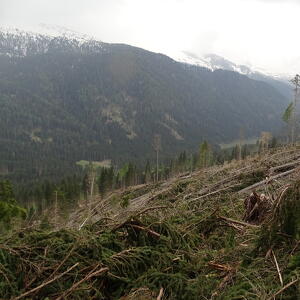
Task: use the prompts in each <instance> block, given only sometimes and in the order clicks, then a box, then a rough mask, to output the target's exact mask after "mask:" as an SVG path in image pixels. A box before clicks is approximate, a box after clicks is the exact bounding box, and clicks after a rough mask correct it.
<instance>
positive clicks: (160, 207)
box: [135, 205, 170, 217]
mask: <svg viewBox="0 0 300 300" xmlns="http://www.w3.org/2000/svg"><path fill="white" fill-rule="evenodd" d="M162 208H170V207H168V206H166V205H164V206H152V207H148V208H145V209H143V210H142V211H140V212H138V213H137V214H136V215H135V217H138V216H140V215H142V214H144V213H146V212H148V211H149V210H154V209H162Z"/></svg>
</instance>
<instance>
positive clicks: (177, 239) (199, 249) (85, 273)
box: [0, 148, 300, 300]
mask: <svg viewBox="0 0 300 300" xmlns="http://www.w3.org/2000/svg"><path fill="white" fill-rule="evenodd" d="M298 153H299V149H298V148H292V149H280V150H279V151H277V152H274V153H270V152H269V153H266V154H265V155H262V156H260V157H251V158H248V159H247V160H243V161H240V162H233V163H231V164H227V165H223V166H218V167H212V168H208V169H203V170H200V171H198V172H195V173H193V174H183V175H182V176H181V177H177V178H174V179H172V180H170V181H168V182H162V183H158V184H152V185H143V186H137V187H133V188H130V189H128V190H126V191H117V192H114V193H113V194H111V195H108V196H107V197H106V198H105V199H101V198H97V197H96V198H95V199H94V201H93V203H91V206H90V209H89V211H88V212H86V211H85V210H84V208H81V209H77V210H75V211H73V212H72V213H71V214H70V218H69V219H68V221H67V223H66V224H62V223H61V224H60V226H57V224H55V226H53V224H51V222H49V221H48V222H47V220H45V219H44V220H43V222H41V223H40V224H39V225H35V226H31V227H27V228H23V229H22V230H18V231H15V232H12V233H10V234H9V235H7V236H2V237H1V241H0V298H1V299H122V300H129V299H135V300H139V299H140V300H147V299H149V300H151V299H158V300H159V299H160V300H162V299H189V300H190V299H219V300H221V299H222V300H223V299H224V300H229V299H248V300H251V299H262V300H268V299H270V300H272V299H284V300H288V299H289V300H292V299H298V298H299V295H300V282H299V278H300V277H299V276H300V181H299V179H300V178H299V169H298V165H299V159H300V155H299V154H298ZM124 199H126V205H124V201H125V200H124ZM297 297H298V298H297Z"/></svg>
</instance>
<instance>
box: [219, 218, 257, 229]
mask: <svg viewBox="0 0 300 300" xmlns="http://www.w3.org/2000/svg"><path fill="white" fill-rule="evenodd" d="M218 218H219V219H221V220H224V221H226V222H230V223H236V224H240V225H243V226H248V227H253V228H259V227H260V226H258V225H254V224H249V223H245V222H242V221H237V220H233V219H230V218H226V217H222V216H219V217H218Z"/></svg>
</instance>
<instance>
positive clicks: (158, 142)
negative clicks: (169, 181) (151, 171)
mask: <svg viewBox="0 0 300 300" xmlns="http://www.w3.org/2000/svg"><path fill="white" fill-rule="evenodd" d="M153 148H154V150H155V151H156V181H158V153H159V151H160V150H161V137H160V134H155V135H154V138H153Z"/></svg>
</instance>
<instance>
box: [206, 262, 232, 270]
mask: <svg viewBox="0 0 300 300" xmlns="http://www.w3.org/2000/svg"><path fill="white" fill-rule="evenodd" d="M208 265H209V266H210V267H212V268H214V269H216V270H218V271H224V272H231V271H232V270H233V268H232V267H231V266H228V265H222V264H217V263H215V262H212V261H211V262H209V263H208Z"/></svg>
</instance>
